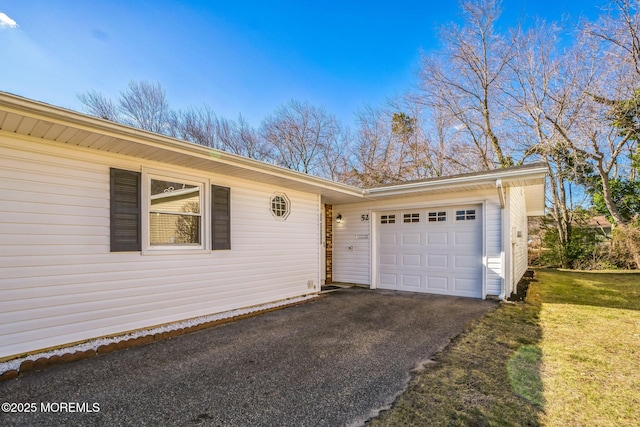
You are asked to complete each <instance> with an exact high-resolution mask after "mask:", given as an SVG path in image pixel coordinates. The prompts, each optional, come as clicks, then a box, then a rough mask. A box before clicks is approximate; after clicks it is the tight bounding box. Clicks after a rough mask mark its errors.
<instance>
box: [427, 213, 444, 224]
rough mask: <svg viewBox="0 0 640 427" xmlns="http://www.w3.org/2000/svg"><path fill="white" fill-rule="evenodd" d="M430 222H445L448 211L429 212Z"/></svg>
mask: <svg viewBox="0 0 640 427" xmlns="http://www.w3.org/2000/svg"><path fill="white" fill-rule="evenodd" d="M428 218H429V219H428V221H429V222H444V221H446V220H447V213H446V212H442V211H441V212H429V216H428Z"/></svg>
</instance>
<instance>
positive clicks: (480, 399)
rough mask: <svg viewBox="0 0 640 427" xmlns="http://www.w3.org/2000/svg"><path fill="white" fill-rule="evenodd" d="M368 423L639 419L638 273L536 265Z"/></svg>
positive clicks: (608, 422) (622, 422) (610, 422)
mask: <svg viewBox="0 0 640 427" xmlns="http://www.w3.org/2000/svg"><path fill="white" fill-rule="evenodd" d="M472 326H473V327H471V328H469V330H468V331H467V332H466V333H465V334H463V335H461V336H460V337H458V338H457V339H456V340H455V341H454V342H453V343H452V345H450V346H449V347H448V348H447V349H446V350H445V351H444V352H442V353H440V354H438V355H437V356H436V357H435V358H434V361H433V363H429V364H427V365H426V367H425V369H424V370H423V371H422V372H420V373H419V374H418V375H417V377H416V378H415V379H414V381H413V382H412V383H411V385H410V387H409V389H408V391H407V392H406V393H405V394H403V395H402V396H401V397H400V398H399V399H398V401H397V402H396V403H395V405H394V407H393V408H392V409H391V410H390V411H387V412H386V413H384V414H382V416H381V417H379V418H378V419H376V420H374V421H373V422H372V424H373V425H389V426H396V425H430V426H431V425H433V426H494V425H495V426H512V425H513V426H517V425H523V426H524V425H526V426H536V425H549V426H556V425H557V426H560V425H562V426H636V425H640V274H615V273H573V272H561V271H556V270H539V271H537V272H536V280H535V281H533V282H532V283H531V287H530V289H529V296H528V298H527V303H525V304H522V303H520V304H501V306H500V308H498V309H497V310H495V311H493V312H491V313H489V314H488V315H487V316H486V317H485V318H484V319H482V320H481V321H480V322H478V324H476V325H472Z"/></svg>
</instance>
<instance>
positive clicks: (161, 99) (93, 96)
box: [78, 81, 174, 134]
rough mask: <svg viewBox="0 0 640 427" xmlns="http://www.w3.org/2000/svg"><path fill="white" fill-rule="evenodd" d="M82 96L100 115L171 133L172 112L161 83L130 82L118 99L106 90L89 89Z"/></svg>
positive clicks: (130, 124)
mask: <svg viewBox="0 0 640 427" xmlns="http://www.w3.org/2000/svg"><path fill="white" fill-rule="evenodd" d="M78 98H79V99H80V101H81V102H82V103H83V104H84V106H85V111H86V112H87V113H89V114H91V115H94V116H96V117H100V118H103V119H107V120H111V121H114V122H118V123H123V124H126V125H128V126H132V127H136V128H139V129H144V130H148V131H150V132H156V133H161V134H171V133H173V132H174V130H173V129H172V128H171V118H172V112H171V109H170V108H169V102H168V101H167V98H166V94H165V91H164V89H163V88H162V87H161V86H160V83H155V84H153V83H149V82H146V81H142V82H135V81H131V82H129V87H128V88H127V90H126V91H123V92H120V96H119V97H118V99H117V100H116V101H115V102H114V101H112V100H110V99H108V98H107V97H105V96H104V95H103V94H102V93H100V92H96V91H89V92H87V93H86V94H82V95H79V96H78Z"/></svg>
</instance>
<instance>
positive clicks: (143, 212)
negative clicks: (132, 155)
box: [110, 168, 231, 254]
mask: <svg viewBox="0 0 640 427" xmlns="http://www.w3.org/2000/svg"><path fill="white" fill-rule="evenodd" d="M230 205H231V198H230V189H229V188H228V187H221V186H217V185H209V180H207V179H204V178H197V177H191V176H186V175H179V174H173V173H168V172H162V171H154V170H145V171H143V172H142V173H140V172H136V171H126V170H120V169H113V168H112V169H111V224H110V234H111V251H112V252H123V251H142V252H143V253H148V254H152V253H171V252H175V251H177V252H185V251H187V252H193V251H209V250H219V249H231V232H230V230H231V210H230Z"/></svg>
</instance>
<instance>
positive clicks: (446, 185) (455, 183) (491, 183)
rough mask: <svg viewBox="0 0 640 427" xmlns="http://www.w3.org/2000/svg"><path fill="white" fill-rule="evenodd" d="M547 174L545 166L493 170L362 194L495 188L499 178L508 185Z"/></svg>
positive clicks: (381, 196)
mask: <svg viewBox="0 0 640 427" xmlns="http://www.w3.org/2000/svg"><path fill="white" fill-rule="evenodd" d="M546 175H547V168H546V167H545V166H535V167H531V168H523V169H518V170H505V171H501V170H500V169H498V170H493V171H490V172H487V173H486V174H481V175H475V176H458V177H452V178H444V179H439V180H436V181H425V182H412V183H407V184H399V185H394V186H390V187H379V188H371V189H368V190H365V192H364V196H365V197H367V198H372V199H373V198H383V197H389V196H400V195H407V194H413V193H422V192H430V191H437V190H444V189H451V190H455V189H461V190H462V189H464V187H473V186H478V185H486V186H487V188H495V186H496V181H497V180H498V179H500V180H501V181H502V185H503V186H505V187H506V186H508V182H509V181H510V180H522V179H542V180H544V179H545V177H546Z"/></svg>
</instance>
